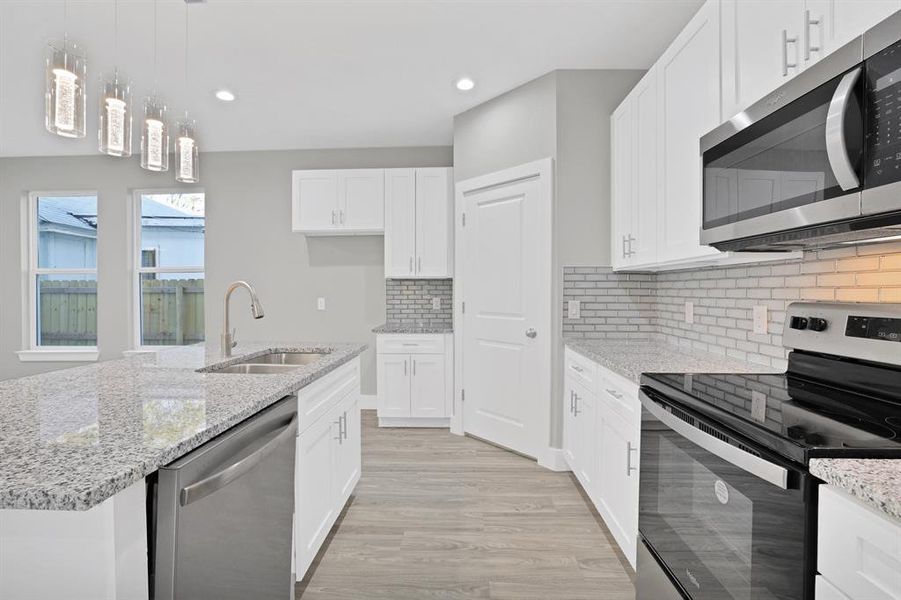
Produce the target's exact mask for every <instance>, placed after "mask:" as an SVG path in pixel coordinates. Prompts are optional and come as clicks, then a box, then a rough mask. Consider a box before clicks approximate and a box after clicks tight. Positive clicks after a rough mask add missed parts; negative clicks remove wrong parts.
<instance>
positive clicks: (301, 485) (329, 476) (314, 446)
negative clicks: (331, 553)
mask: <svg viewBox="0 0 901 600" xmlns="http://www.w3.org/2000/svg"><path fill="white" fill-rule="evenodd" d="M332 414H334V413H331V414H329V415H325V416H323V417H322V418H321V419H319V420H318V421H316V422H315V423H314V424H313V425H311V426H310V427H309V428H308V429H307V430H306V431H304V432H303V433H302V434H300V435H299V436H298V437H297V449H296V455H297V460H296V463H297V464H296V474H295V484H294V485H295V494H294V498H295V519H296V520H295V523H296V531H295V540H294V544H295V549H296V553H297V565H296V567H297V573H298V574H300V573H305V572H306V570H307V568H308V567H309V566H310V563H311V562H312V560H313V558H314V557H315V556H316V551H317V550H318V549H319V547H320V545H322V542H323V540H325V536H326V535H328V532H329V529H330V528H331V526H332V523H333V522H334V520H335V517H336V515H335V498H334V497H333V496H332V494H333V490H334V485H335V484H334V483H333V479H334V476H335V453H334V452H333V450H332V448H333V445H334V440H333V438H334V437H336V436H337V431H338V427H337V425H335V423H334V422H333V419H332V416H331V415H332Z"/></svg>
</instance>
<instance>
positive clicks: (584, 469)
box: [573, 386, 606, 499]
mask: <svg viewBox="0 0 901 600" xmlns="http://www.w3.org/2000/svg"><path fill="white" fill-rule="evenodd" d="M573 399H574V401H575V402H574V407H573V408H574V414H575V430H576V439H575V458H576V477H577V478H578V480H579V482H580V483H581V484H582V488H583V489H584V490H585V493H586V494H588V496H589V497H590V498H592V499H594V498H595V497H596V495H597V490H596V489H595V488H596V486H597V485H598V444H597V440H598V429H597V426H598V423H597V400H596V399H595V397H594V395H592V394H589V393H587V392H586V391H585V390H584V389H582V388H581V386H579V387H576V389H575V396H574V398H573ZM605 483H606V482H605Z"/></svg>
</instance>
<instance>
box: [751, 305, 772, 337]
mask: <svg viewBox="0 0 901 600" xmlns="http://www.w3.org/2000/svg"><path fill="white" fill-rule="evenodd" d="M768 321H769V319H768V317H767V311H766V306H755V307H754V333H757V334H760V335H764V334H766V332H767V322H768Z"/></svg>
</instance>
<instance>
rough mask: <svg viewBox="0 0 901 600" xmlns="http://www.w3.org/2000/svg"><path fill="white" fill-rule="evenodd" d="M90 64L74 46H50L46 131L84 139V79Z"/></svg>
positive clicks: (53, 44)
mask: <svg viewBox="0 0 901 600" xmlns="http://www.w3.org/2000/svg"><path fill="white" fill-rule="evenodd" d="M86 75H87V60H86V59H85V55H84V53H83V52H82V51H81V49H80V48H78V46H77V45H76V44H74V43H69V42H68V41H63V42H61V43H60V42H51V43H50V44H48V45H47V61H46V91H45V100H46V117H45V125H46V127H47V131H49V132H50V133H55V134H56V135H61V136H63V137H68V138H83V137H84V136H85V77H86Z"/></svg>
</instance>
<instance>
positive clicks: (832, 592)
mask: <svg viewBox="0 0 901 600" xmlns="http://www.w3.org/2000/svg"><path fill="white" fill-rule="evenodd" d="M814 598H815V599H816V600H849V598H848V597H847V596H845V595H844V594H843V593H841V592H840V591H838V590H837V589H836V588H835V586H834V585H832V584H831V583H829V582H828V581H826V578H825V577H823V576H822V575H817V580H816V587H815V591H814Z"/></svg>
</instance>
